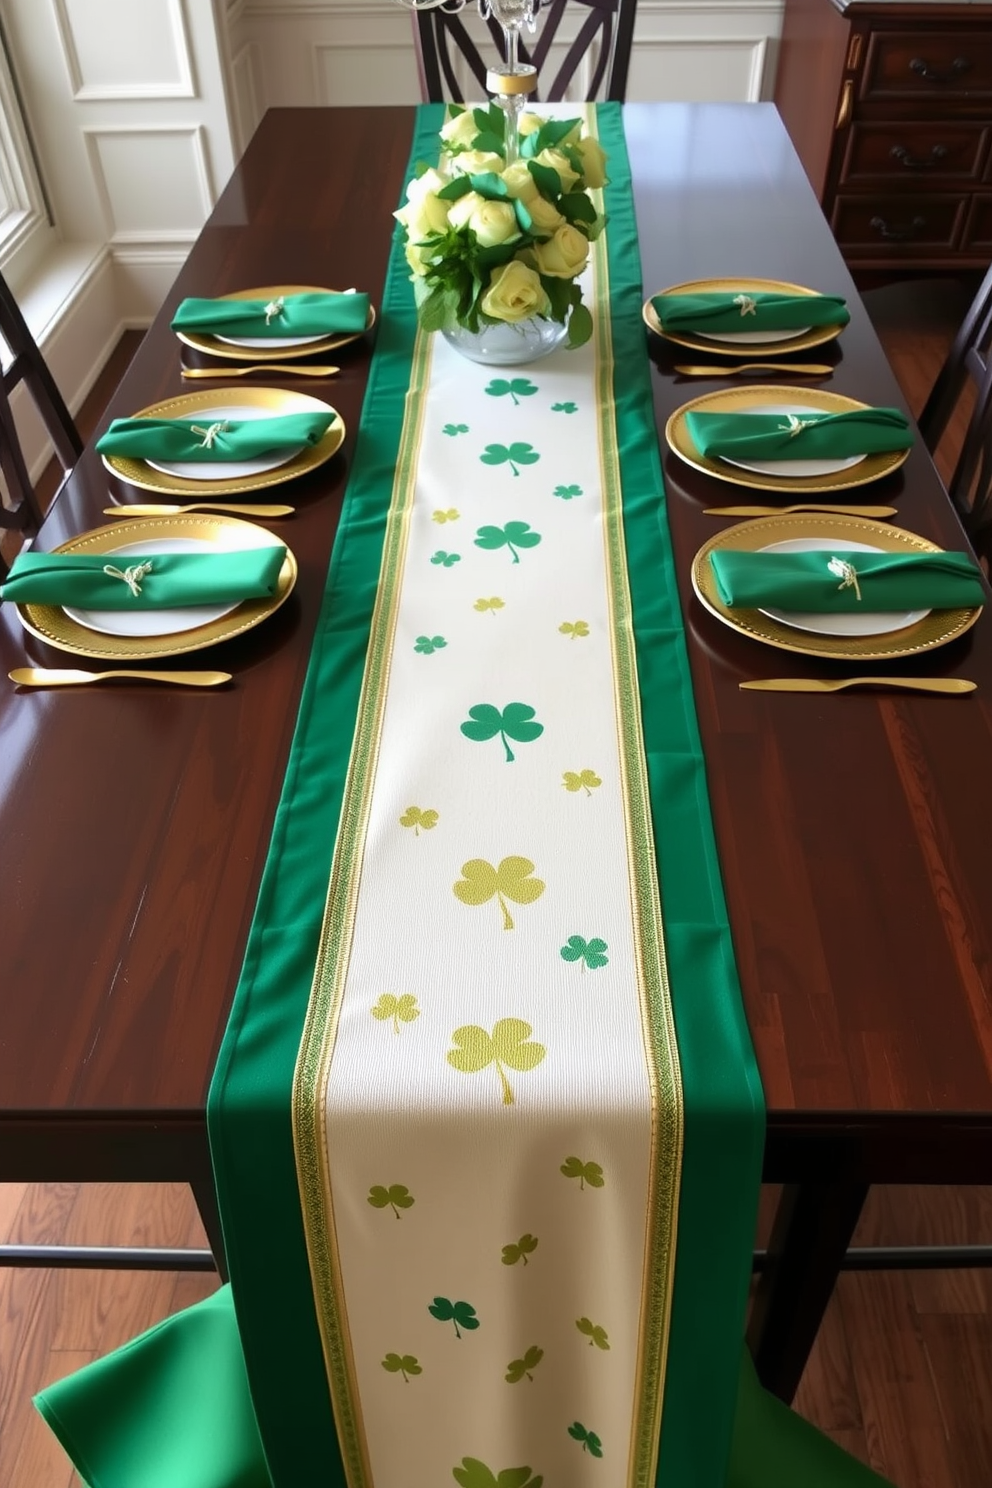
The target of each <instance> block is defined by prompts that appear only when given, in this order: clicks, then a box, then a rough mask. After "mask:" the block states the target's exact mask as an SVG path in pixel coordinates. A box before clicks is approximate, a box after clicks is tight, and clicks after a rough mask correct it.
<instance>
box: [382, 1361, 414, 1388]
mask: <svg viewBox="0 0 992 1488" xmlns="http://www.w3.org/2000/svg"><path fill="white" fill-rule="evenodd" d="M382 1367H383V1369H385V1371H386V1372H387V1374H401V1375H402V1376H403V1383H404V1384H406V1385H408V1384H409V1383H410V1375H411V1374H423V1372H424V1371H423V1370H422V1369H421V1367H420V1365H419V1364H418V1362H417V1360H416V1358H415V1356H414V1355H413V1354H387V1355H386V1357H385V1358H384V1359H383V1361H382Z"/></svg>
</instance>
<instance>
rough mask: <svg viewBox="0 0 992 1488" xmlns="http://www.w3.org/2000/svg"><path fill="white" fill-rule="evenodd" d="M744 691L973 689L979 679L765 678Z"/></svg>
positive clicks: (744, 686)
mask: <svg viewBox="0 0 992 1488" xmlns="http://www.w3.org/2000/svg"><path fill="white" fill-rule="evenodd" d="M739 686H740V689H741V691H742V692H843V691H844V689H845V688H847V687H900V688H904V689H905V690H906V691H907V692H943V693H949V694H955V695H960V694H962V693H965V692H974V691H975V688H976V687H977V686H978V684H977V682H969V681H968V680H967V679H966V678H965V677H841V678H839V679H828V678H826V677H762V678H761V679H760V680H758V681H756V682H741V683H740V684H739Z"/></svg>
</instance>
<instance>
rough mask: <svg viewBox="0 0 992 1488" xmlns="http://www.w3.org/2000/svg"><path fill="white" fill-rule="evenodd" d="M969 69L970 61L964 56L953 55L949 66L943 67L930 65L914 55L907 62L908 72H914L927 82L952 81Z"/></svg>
mask: <svg viewBox="0 0 992 1488" xmlns="http://www.w3.org/2000/svg"><path fill="white" fill-rule="evenodd" d="M970 69H971V63H970V62H969V61H967V59H966V58H964V57H955V58H954V61H953V62H952V63H951V65H950V67H947V68H944V69H941V68H939V67H931V66H930V63H929V62H925V61H924V60H923V58H922V57H914V58H913V60H912V62H910V64H909V70H910V72H915V73H916V75H917V77H921V78H923V79H924V81H925V82H928V83H953V82H956V81H957V79H958V78H959V77H960V76H961V74H962V73H963V72H968V71H970Z"/></svg>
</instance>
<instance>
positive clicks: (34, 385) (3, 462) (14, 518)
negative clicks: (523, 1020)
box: [0, 275, 83, 573]
mask: <svg viewBox="0 0 992 1488" xmlns="http://www.w3.org/2000/svg"><path fill="white" fill-rule="evenodd" d="M0 336H2V338H3V341H4V342H5V343H6V348H7V355H5V356H4V358H3V363H4V366H3V374H2V376H0V474H2V476H3V481H4V487H5V490H4V492H3V498H2V500H0V528H8V529H9V528H14V529H17V530H20V531H22V532H34V531H36V530H37V529H38V527H39V526H40V524H41V519H42V516H43V513H42V510H41V507H40V505H39V502H38V499H37V496H36V495H35V490H34V486H33V485H32V483H31V478H30V476H29V474H28V469H27V462H26V460H25V458H24V450H23V447H22V445H21V439H20V436H19V434H18V432H17V426H16V424H15V423H14V415H13V411H12V409H11V406H10V398H11V394H12V393H13V391H14V389H15V388H16V387H17V386H18V385H19V384H22V383H23V385H24V387H25V388H26V390H27V392H28V393H29V394H30V396H31V400H32V402H33V403H34V406H35V408H36V409H37V410H38V413H39V415H40V417H41V421H42V423H43V424H44V426H45V429H46V431H47V433H48V436H49V438H50V439H51V442H52V445H53V446H54V449H55V454H56V456H57V458H58V461H59V464H60V465H61V466H62V470H63V482H64V480H65V476H66V475H68V473H69V471H70V470H71V469H72V468H73V466H74V465H75V463H76V461H77V460H78V459H79V456H80V455H81V454H82V452H83V441H82V439H81V438H80V435H79V431H78V429H77V428H76V425H75V423H74V421H73V417H72V414H71V413H70V412H69V409H68V407H67V406H66V402H65V399H64V398H63V397H62V394H61V393H60V392H59V390H58V387H57V385H56V383H55V379H54V377H53V376H52V374H51V372H50V370H49V368H48V364H47V363H46V361H45V358H44V357H43V356H42V354H41V351H40V350H39V347H38V344H37V342H36V341H35V339H34V337H33V336H32V334H31V332H30V330H29V329H28V324H27V321H26V320H25V319H24V316H23V314H22V313H21V309H20V306H19V305H18V303H17V301H16V299H15V298H14V296H13V294H12V293H11V290H10V286H9V285H8V284H7V281H6V280H5V279H4V278H3V276H2V275H0ZM60 489H61V487H60ZM2 572H3V559H2V556H0V573H2Z"/></svg>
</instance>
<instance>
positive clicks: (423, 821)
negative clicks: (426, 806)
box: [400, 806, 438, 837]
mask: <svg viewBox="0 0 992 1488" xmlns="http://www.w3.org/2000/svg"><path fill="white" fill-rule="evenodd" d="M437 824H438V814H437V812H436V811H430V810H428V811H421V809H420V807H419V806H408V807H407V808H406V810H405V811H404V813H403V815H402V816H401V817H400V826H401V827H412V828H413V835H414V836H415V837H419V836H420V833H421V831H424V832H430V831H433V829H434V828H435V827H436V826H437Z"/></svg>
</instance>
